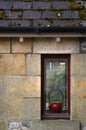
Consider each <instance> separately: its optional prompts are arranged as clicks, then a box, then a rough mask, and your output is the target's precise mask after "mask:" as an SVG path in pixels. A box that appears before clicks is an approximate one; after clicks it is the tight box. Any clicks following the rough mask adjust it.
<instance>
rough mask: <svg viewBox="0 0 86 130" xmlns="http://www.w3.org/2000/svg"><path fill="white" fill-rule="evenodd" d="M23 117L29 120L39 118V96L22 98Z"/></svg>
mask: <svg viewBox="0 0 86 130" xmlns="http://www.w3.org/2000/svg"><path fill="white" fill-rule="evenodd" d="M23 118H24V119H29V120H34V119H35V120H37V119H40V98H24V99H23Z"/></svg>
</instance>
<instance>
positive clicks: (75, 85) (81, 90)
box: [71, 75, 86, 98]
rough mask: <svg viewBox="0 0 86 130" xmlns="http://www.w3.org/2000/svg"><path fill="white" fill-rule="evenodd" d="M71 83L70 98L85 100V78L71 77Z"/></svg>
mask: <svg viewBox="0 0 86 130" xmlns="http://www.w3.org/2000/svg"><path fill="white" fill-rule="evenodd" d="M71 81H72V82H71V96H72V97H79V98H80V97H82V98H86V76H80V75H78V76H72V77H71Z"/></svg>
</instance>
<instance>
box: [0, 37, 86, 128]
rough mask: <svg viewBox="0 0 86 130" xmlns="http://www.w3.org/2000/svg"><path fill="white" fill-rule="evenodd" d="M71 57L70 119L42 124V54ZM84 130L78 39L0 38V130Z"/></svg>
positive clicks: (85, 62) (83, 71)
mask: <svg viewBox="0 0 86 130" xmlns="http://www.w3.org/2000/svg"><path fill="white" fill-rule="evenodd" d="M52 53H53V54H71V76H70V78H71V85H70V87H71V99H70V100H71V120H70V121H66V120H64V121H63V120H55V121H54V120H53V121H41V107H40V104H41V102H40V99H41V54H52ZM78 121H80V122H81V126H82V128H83V127H84V128H85V127H86V54H80V53H79V40H78V39H77V38H61V42H60V43H57V42H56V39H55V38H24V42H22V43H21V42H19V39H18V38H0V130H47V129H49V130H52V129H55V130H56V129H57V127H56V126H57V125H58V130H69V129H71V130H79V128H80V127H79V122H78Z"/></svg>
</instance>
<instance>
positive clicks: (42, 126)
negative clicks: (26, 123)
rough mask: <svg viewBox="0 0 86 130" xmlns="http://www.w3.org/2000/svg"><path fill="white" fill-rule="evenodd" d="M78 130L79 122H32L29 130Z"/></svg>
mask: <svg viewBox="0 0 86 130" xmlns="http://www.w3.org/2000/svg"><path fill="white" fill-rule="evenodd" d="M38 128H39V130H48V129H49V130H53V129H54V130H57V129H58V130H80V122H79V121H75V120H61V121H60V120H58V121H57V120H43V121H34V122H33V123H32V128H31V130H36V129H37V130H38Z"/></svg>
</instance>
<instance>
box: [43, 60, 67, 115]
mask: <svg viewBox="0 0 86 130" xmlns="http://www.w3.org/2000/svg"><path fill="white" fill-rule="evenodd" d="M67 75H68V63H67V59H63V58H62V59H61V58H58V59H54V58H53V59H52V58H50V59H45V60H44V78H45V79H44V85H45V89H44V90H45V112H46V113H51V114H52V113H53V112H52V111H51V110H50V109H49V104H51V103H54V102H62V111H61V113H66V112H68V82H67V81H68V77H67Z"/></svg>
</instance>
